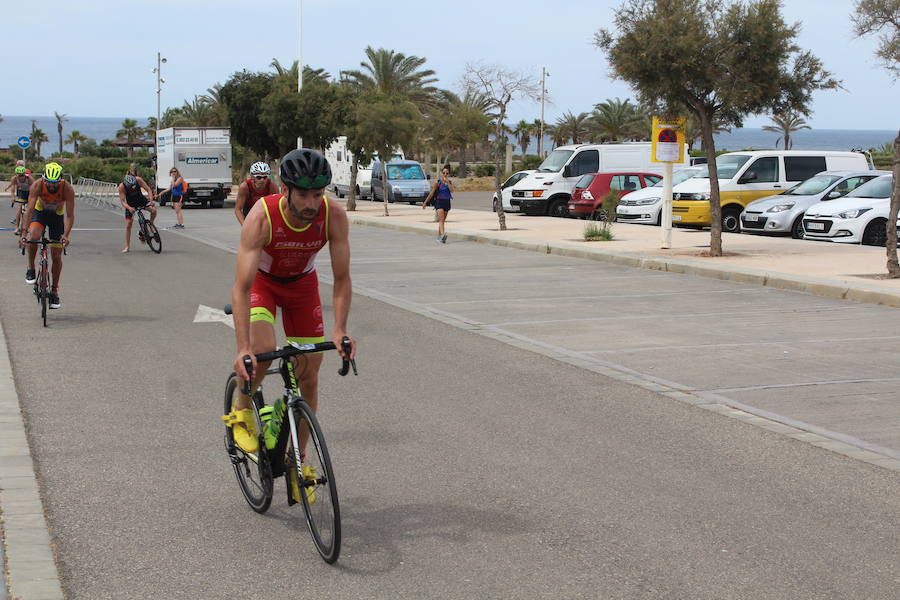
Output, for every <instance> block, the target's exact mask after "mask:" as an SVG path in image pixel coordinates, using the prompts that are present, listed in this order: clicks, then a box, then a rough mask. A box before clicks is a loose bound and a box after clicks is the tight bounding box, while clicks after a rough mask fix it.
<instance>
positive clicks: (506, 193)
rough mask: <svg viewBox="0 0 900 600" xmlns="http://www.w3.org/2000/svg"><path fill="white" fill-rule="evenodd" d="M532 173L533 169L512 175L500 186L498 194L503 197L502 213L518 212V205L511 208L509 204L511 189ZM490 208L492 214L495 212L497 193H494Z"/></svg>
mask: <svg viewBox="0 0 900 600" xmlns="http://www.w3.org/2000/svg"><path fill="white" fill-rule="evenodd" d="M534 172H535V170H534V169H529V170H527V171H519V172H517V173H513V174H512V175H510V177H509V179H507V180H506V181H504V182H503V183H502V184H501V185H500V194H501V196H502V197H503V211H504V212H519V205H518V204H517V205H515V206H513V205H512V204H511V202H510V201H511V200H512V188H513V186H514V185H516V184H517V183H519V181H521V180H522V179H524V178H525V177H526V176H527V175H531V174H532V173H534ZM491 206H493V210H494V212H497V192H494V196H493V198H492V199H491Z"/></svg>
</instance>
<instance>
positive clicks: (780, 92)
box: [595, 0, 839, 256]
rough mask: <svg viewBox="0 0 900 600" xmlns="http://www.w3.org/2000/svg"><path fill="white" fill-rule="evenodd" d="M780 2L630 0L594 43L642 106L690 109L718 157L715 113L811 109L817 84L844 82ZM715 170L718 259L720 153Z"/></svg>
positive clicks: (732, 119) (734, 121) (725, 117)
mask: <svg viewBox="0 0 900 600" xmlns="http://www.w3.org/2000/svg"><path fill="white" fill-rule="evenodd" d="M780 9H781V4H780V2H779V1H778V0H748V1H746V2H738V1H735V0H727V1H725V2H721V1H716V0H627V1H626V2H625V3H624V4H623V5H622V6H620V7H619V9H618V10H617V11H616V12H615V15H616V16H615V18H614V27H612V28H611V29H609V30H600V31H598V32H597V35H596V37H595V43H596V44H597V45H598V46H600V47H601V48H603V49H604V50H605V51H606V53H607V56H608V58H609V62H610V65H611V66H612V68H613V71H614V73H615V75H616V77H618V78H620V79H624V80H626V81H628V82H629V83H630V84H631V86H632V87H633V88H634V89H635V90H637V92H638V94H639V96H640V99H641V101H642V104H644V105H646V106H648V107H651V108H652V109H653V110H655V111H657V112H659V113H661V114H668V115H675V114H679V113H685V112H687V113H690V114H693V115H694V116H695V117H696V118H697V120H698V121H699V122H700V126H701V128H702V130H703V146H704V148H706V150H707V156H708V157H710V158H712V157H714V156H715V142H714V140H713V125H712V124H713V122H714V121H715V120H716V119H717V118H718V119H720V120H721V121H722V122H724V123H726V124H729V125H735V126H740V125H741V123H742V121H743V118H744V116H746V115H749V114H760V113H763V112H772V113H782V112H785V111H787V110H795V111H798V112H799V113H801V114H804V115H806V114H808V113H809V110H808V106H809V103H810V100H811V96H812V93H813V92H814V91H815V90H820V89H828V88H834V87H837V86H838V85H839V84H838V82H837V81H835V80H834V79H833V78H832V77H831V75H830V74H829V73H828V72H827V71H825V70H824V69H823V68H822V64H821V62H820V61H819V60H818V59H817V58H816V57H814V56H813V55H812V54H811V53H809V52H807V51H801V50H800V48H799V47H797V46H796V44H795V43H794V40H795V38H796V37H797V32H798V29H799V26H798V25H787V24H786V23H785V22H784V20H783V19H782V16H781V11H780ZM673 32H677V35H673ZM709 175H710V177H709V182H710V199H709V203H710V212H711V218H712V223H711V233H710V255H711V256H721V255H722V208H721V204H720V200H719V180H718V172H717V170H716V161H715V160H710V161H709ZM728 210H729V211H733V210H735V209H734V207H729V208H728Z"/></svg>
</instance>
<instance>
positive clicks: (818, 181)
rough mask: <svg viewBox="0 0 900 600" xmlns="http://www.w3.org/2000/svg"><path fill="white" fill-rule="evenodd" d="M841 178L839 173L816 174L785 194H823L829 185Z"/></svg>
mask: <svg viewBox="0 0 900 600" xmlns="http://www.w3.org/2000/svg"><path fill="white" fill-rule="evenodd" d="M838 179H840V176H838V175H815V176H813V177H810V178H809V179H807V180H806V181H801V182H800V183H798V184H797V185H795V186H794V187H792V188H791V189H789V190H788V191H786V192H785V193H784V195H785V196H812V195H813V194H821V193H822V192H824V191H825V190H826V189H827V188H828V186H830V185H831V184H832V183H834V182H835V181H837V180H838Z"/></svg>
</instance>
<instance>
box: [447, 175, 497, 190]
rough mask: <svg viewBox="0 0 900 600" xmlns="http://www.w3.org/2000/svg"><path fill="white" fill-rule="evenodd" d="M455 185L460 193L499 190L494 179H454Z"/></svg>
mask: <svg viewBox="0 0 900 600" xmlns="http://www.w3.org/2000/svg"><path fill="white" fill-rule="evenodd" d="M501 181H502V180H501ZM453 184H454V185H455V186H456V191H458V192H493V191H495V190H496V189H497V188H496V186H495V180H494V178H493V177H464V178H462V179H456V178H454V180H453Z"/></svg>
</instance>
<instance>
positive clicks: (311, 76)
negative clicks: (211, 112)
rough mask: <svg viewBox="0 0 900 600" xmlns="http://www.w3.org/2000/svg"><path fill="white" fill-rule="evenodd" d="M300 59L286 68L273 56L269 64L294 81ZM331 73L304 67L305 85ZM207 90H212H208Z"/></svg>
mask: <svg viewBox="0 0 900 600" xmlns="http://www.w3.org/2000/svg"><path fill="white" fill-rule="evenodd" d="M298 64H299V61H296V60H295V61H294V62H293V63H291V66H290V67H288V68H285V66H284V65H282V64H281V61H279V60H278V59H277V58H273V59H272V62H271V63H269V66H270V67H272V68H273V69H275V74H276V75H278V76H279V77H286V78H287V79H290V80H292V81H297V66H298ZM330 77H331V75H330V74H329V73H328V72H327V71H326V70H325V69H312V68H310V67H309V66H304V67H303V85H306V84H308V83H312V82H313V80H315V79H320V80H322V81H328V79H329V78H330ZM216 85H217V86H218V88H219V89H220V90H221V88H222V85H221V84H216ZM206 91H207V92H209V91H211V90H206Z"/></svg>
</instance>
